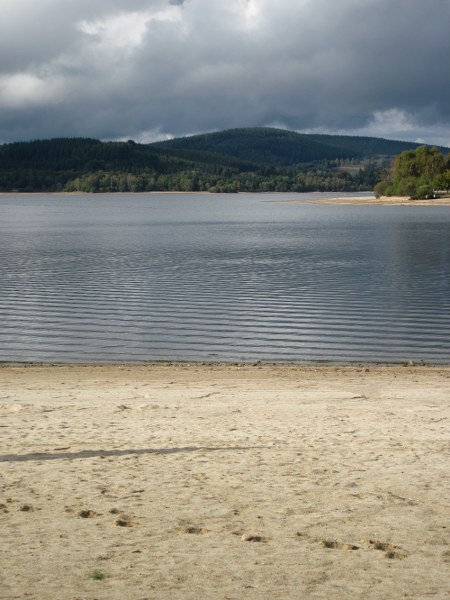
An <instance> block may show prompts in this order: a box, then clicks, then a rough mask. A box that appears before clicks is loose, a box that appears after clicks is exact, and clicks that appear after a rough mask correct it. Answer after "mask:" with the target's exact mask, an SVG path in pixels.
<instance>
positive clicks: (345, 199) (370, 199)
mask: <svg viewBox="0 0 450 600" xmlns="http://www.w3.org/2000/svg"><path fill="white" fill-rule="evenodd" d="M337 193H338V194H339V193H343V194H347V193H351V192H330V193H329V197H328V192H275V191H274V192H233V193H229V192H207V191H199V192H182V191H151V192H98V193H94V192H19V191H11V192H0V197H6V196H23V197H25V196H68V197H71V196H75V197H76V196H86V197H88V196H89V197H91V196H92V197H96V196H156V195H158V196H159V195H164V196H172V195H177V196H211V197H212V196H218V195H220V196H230V197H233V196H244V195H249V196H251V195H261V196H266V195H267V196H269V195H270V194H277V195H279V196H286V198H279V199H272V200H268V201H269V202H289V203H300V204H321V205H325V206H326V205H334V206H450V196H446V197H442V198H434V199H430V200H426V199H423V200H412V199H411V198H409V197H407V196H380V197H379V198H377V197H376V196H375V195H373V194H372V195H367V196H350V195H349V196H346V195H343V196H337V195H336V194H337ZM355 193H356V194H358V193H361V192H355ZM367 193H368V194H370V192H367ZM294 194H303V195H305V196H310V197H305V198H296V197H291V198H289V197H288V196H292V195H294ZM318 194H320V195H322V194H324V195H326V196H325V197H321V198H316V197H315V196H316V195H318Z"/></svg>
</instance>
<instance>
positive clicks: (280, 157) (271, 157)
mask: <svg viewBox="0 0 450 600" xmlns="http://www.w3.org/2000/svg"><path fill="white" fill-rule="evenodd" d="M419 145H420V144H416V143H413V142H399V141H393V140H385V139H382V138H374V137H357V136H347V135H322V134H308V133H295V132H293V131H286V130H284V129H273V128H252V129H228V130H226V131H219V132H217V133H206V134H202V135H194V136H191V137H185V138H177V139H174V140H168V141H165V142H157V143H156V144H153V146H156V147H158V148H165V149H169V148H170V149H177V150H191V151H192V150H196V151H202V152H217V153H220V154H222V155H224V154H225V155H227V156H231V157H233V158H237V159H241V160H244V159H245V160H249V161H252V162H255V163H258V164H270V165H280V166H292V165H296V164H299V163H305V162H314V161H318V160H334V159H346V158H347V159H351V158H354V159H363V158H366V159H367V158H372V157H375V156H377V157H378V156H395V155H397V154H400V153H401V152H404V151H405V150H411V149H415V148H417V147H419Z"/></svg>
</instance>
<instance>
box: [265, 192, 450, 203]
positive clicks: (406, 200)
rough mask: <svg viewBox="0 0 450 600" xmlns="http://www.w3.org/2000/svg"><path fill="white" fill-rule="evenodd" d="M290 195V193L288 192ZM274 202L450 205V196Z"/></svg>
mask: <svg viewBox="0 0 450 600" xmlns="http://www.w3.org/2000/svg"><path fill="white" fill-rule="evenodd" d="M286 195H288V194H286ZM272 202H308V203H310V204H332V205H339V204H342V205H350V206H352V205H353V206H377V205H381V206H450V197H445V198H435V199H433V200H411V198H408V197H406V196H381V197H379V198H376V197H375V196H336V197H334V196H333V195H332V194H330V196H329V197H328V198H314V197H313V196H311V198H309V199H308V200H299V199H295V198H290V199H286V200H282V199H280V200H272Z"/></svg>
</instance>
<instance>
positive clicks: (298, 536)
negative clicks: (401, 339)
mask: <svg viewBox="0 0 450 600" xmlns="http://www.w3.org/2000/svg"><path fill="white" fill-rule="evenodd" d="M449 398H450V367H423V366H389V367H382V366H370V367H366V366H361V367H337V366H336V367H333V366H324V367H314V366H308V367H302V366H265V365H260V366H224V365H222V366H220V365H217V366H208V365H204V366H196V365H160V366H158V365H153V366H114V367H92V366H90V367H89V366H86V367H81V366H80V367H76V366H72V367H38V366H30V367H23V366H20V367H10V366H8V367H2V368H0V443H1V458H0V532H1V546H0V597H1V598H2V600H3V599H8V600H9V599H13V598H14V599H15V598H27V599H28V598H32V599H37V600H53V599H55V600H56V599H57V600H65V599H68V600H94V599H97V600H115V599H117V600H119V599H121V600H122V599H124V600H127V599H133V600H144V599H158V600H159V599H171V600H173V599H174V600H178V599H180V600H181V599H183V600H186V599H194V598H195V599H197V598H205V599H210V598H211V599H221V600H226V599H230V600H231V599H235V600H246V599H254V598H255V599H256V598H258V599H259V598H264V599H288V598H289V599H290V598H299V599H300V598H301V599H303V598H305V599H309V598H327V599H336V598H337V599H341V598H342V599H348V598H352V599H355V598H361V599H362V598H364V599H369V600H370V599H378V598H379V599H390V598H392V599H394V598H395V599H399V598H414V599H417V598H448V597H449V593H450V577H449V575H450V573H449V568H450V564H449V561H450V543H449V542H450V538H449V530H450V519H449V514H450V507H449V498H450V494H449V479H448V474H449V473H448V472H449V464H450V463H449V460H448V458H449V456H448V455H449V427H448V425H449V417H450V409H449V402H448V401H449Z"/></svg>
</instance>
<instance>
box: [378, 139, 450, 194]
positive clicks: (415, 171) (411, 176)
mask: <svg viewBox="0 0 450 600" xmlns="http://www.w3.org/2000/svg"><path fill="white" fill-rule="evenodd" d="M449 189H450V154H447V155H446V156H445V155H444V154H442V153H441V152H440V151H439V149H438V148H436V147H433V148H429V147H428V146H419V148H417V149H416V150H406V151H405V152H402V153H401V154H399V155H398V156H397V157H396V158H395V159H394V161H393V162H392V164H391V167H390V168H389V169H388V170H386V171H385V172H384V173H383V175H382V176H381V179H380V181H379V182H378V183H377V184H376V185H375V190H374V191H375V194H376V195H377V196H410V197H411V198H413V199H415V198H434V197H436V196H437V195H438V194H442V193H445V194H448V193H449Z"/></svg>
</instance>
